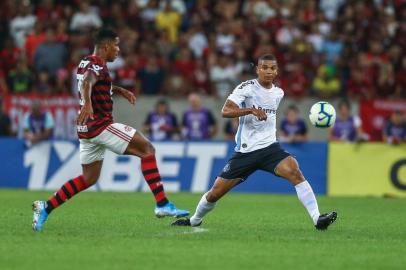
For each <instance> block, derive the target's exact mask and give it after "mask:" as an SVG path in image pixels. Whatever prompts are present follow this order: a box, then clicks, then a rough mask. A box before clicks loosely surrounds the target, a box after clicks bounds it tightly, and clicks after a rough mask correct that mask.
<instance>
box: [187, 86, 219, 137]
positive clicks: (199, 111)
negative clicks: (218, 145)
mask: <svg viewBox="0 0 406 270" xmlns="http://www.w3.org/2000/svg"><path fill="white" fill-rule="evenodd" d="M189 104H190V107H189V109H188V110H187V111H185V112H184V113H183V120H182V134H183V137H184V138H185V139H187V140H207V139H211V138H213V137H214V135H216V133H217V124H216V120H215V119H214V117H213V114H212V113H211V112H210V111H209V110H208V109H207V108H204V107H203V106H202V101H201V98H200V96H199V95H198V94H190V95H189Z"/></svg>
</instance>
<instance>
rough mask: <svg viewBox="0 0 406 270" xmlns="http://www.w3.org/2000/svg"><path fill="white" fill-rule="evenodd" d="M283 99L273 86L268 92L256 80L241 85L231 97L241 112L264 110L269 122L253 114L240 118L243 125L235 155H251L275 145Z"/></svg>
mask: <svg viewBox="0 0 406 270" xmlns="http://www.w3.org/2000/svg"><path fill="white" fill-rule="evenodd" d="M283 95H284V92H283V90H282V89H281V88H279V87H277V86H275V85H272V87H271V88H270V89H267V88H264V87H263V86H261V85H260V84H259V82H258V80H257V79H253V80H248V81H245V82H243V83H241V84H240V85H238V86H237V87H236V88H235V89H234V90H233V92H232V93H231V94H230V95H229V96H228V99H229V100H231V101H232V102H234V103H235V104H237V105H238V106H239V107H240V108H257V109H261V110H263V111H264V112H265V113H266V115H267V116H268V117H267V119H266V121H259V120H258V119H257V117H256V116H254V115H252V114H248V115H245V116H241V117H240V118H239V120H240V124H239V126H238V131H237V134H236V135H235V142H236V144H237V145H236V147H235V151H236V152H241V153H248V152H252V151H254V150H258V149H261V148H265V147H267V146H269V145H271V144H272V143H274V142H276V110H277V109H278V106H279V103H280V101H281V100H282V98H283Z"/></svg>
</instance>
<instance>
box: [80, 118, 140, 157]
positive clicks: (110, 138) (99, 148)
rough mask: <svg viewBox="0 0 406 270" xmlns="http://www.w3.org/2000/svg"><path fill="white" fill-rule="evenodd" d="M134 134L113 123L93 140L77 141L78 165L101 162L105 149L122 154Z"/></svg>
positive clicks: (130, 129) (127, 128) (121, 125)
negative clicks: (78, 144)
mask: <svg viewBox="0 0 406 270" xmlns="http://www.w3.org/2000/svg"><path fill="white" fill-rule="evenodd" d="M135 132H136V130H135V129H134V128H132V127H130V126H127V125H124V124H120V123H114V124H111V125H109V126H108V127H107V128H106V129H105V130H103V132H102V133H100V134H99V135H97V136H96V137H94V138H91V139H79V142H80V146H79V148H80V163H81V164H90V163H92V162H95V161H98V160H103V158H104V153H105V152H106V149H109V150H110V151H112V152H114V153H116V154H119V155H121V154H123V153H124V151H125V150H126V149H127V146H128V144H129V143H130V141H131V139H132V137H133V136H134V134H135Z"/></svg>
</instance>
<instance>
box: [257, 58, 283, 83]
mask: <svg viewBox="0 0 406 270" xmlns="http://www.w3.org/2000/svg"><path fill="white" fill-rule="evenodd" d="M257 75H258V78H259V79H260V81H262V82H264V83H272V82H273V80H274V79H275V78H276V76H277V75H278V63H277V62H276V61H275V60H262V61H260V62H259V63H258V66H257Z"/></svg>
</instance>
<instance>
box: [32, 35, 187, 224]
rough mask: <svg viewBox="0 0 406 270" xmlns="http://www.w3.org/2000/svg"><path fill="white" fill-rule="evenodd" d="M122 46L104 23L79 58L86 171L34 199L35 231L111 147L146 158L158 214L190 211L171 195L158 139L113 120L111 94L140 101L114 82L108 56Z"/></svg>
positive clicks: (87, 179) (88, 181) (95, 170)
mask: <svg viewBox="0 0 406 270" xmlns="http://www.w3.org/2000/svg"><path fill="white" fill-rule="evenodd" d="M119 51H120V49H119V38H118V36H117V34H116V33H114V32H113V31H111V30H108V29H103V30H101V31H100V32H99V33H98V34H97V37H96V44H95V49H94V53H93V55H89V56H87V57H85V58H84V59H83V60H82V61H81V62H80V63H79V66H78V71H77V80H78V88H79V91H80V101H79V103H80V113H79V116H78V119H77V132H78V137H79V141H80V161H81V164H82V169H83V174H82V175H79V176H77V177H75V178H73V179H71V180H69V181H67V182H66V183H65V184H64V185H63V186H62V187H61V188H60V189H59V190H57V191H56V192H55V194H54V195H52V196H51V197H50V198H49V200H48V201H35V202H34V203H33V210H34V217H33V222H32V226H33V229H34V230H35V231H40V230H41V229H42V226H43V224H44V222H45V221H46V220H47V217H48V215H49V214H50V213H51V212H52V211H53V210H55V209H56V208H57V207H59V206H60V205H61V204H63V203H64V202H66V201H67V200H69V199H70V198H71V197H73V196H74V195H76V194H77V193H79V192H81V191H83V190H85V189H87V188H89V187H90V186H92V185H94V184H95V183H96V182H97V180H98V178H99V175H100V171H101V168H102V163H103V158H104V153H105V151H106V149H109V150H110V151H113V152H114V153H117V154H124V155H134V156H138V157H140V158H141V169H142V173H143V175H144V178H145V180H146V181H147V183H148V185H149V187H150V189H151V191H152V193H153V194H154V197H155V200H156V207H155V215H156V216H157V217H164V216H175V217H182V216H187V215H188V214H189V211H186V210H181V209H178V208H176V206H175V205H174V204H173V203H171V202H170V201H169V200H168V199H167V197H166V194H165V192H164V187H163V183H162V180H161V176H160V174H159V171H158V168H157V163H156V159H155V149H154V147H153V145H152V144H151V143H150V142H149V141H148V140H147V139H146V138H145V137H144V136H143V134H141V133H140V132H139V131H137V130H135V129H134V128H132V127H130V126H127V125H124V124H120V123H114V122H113V116H112V111H113V99H112V97H111V96H112V94H113V93H116V94H119V95H122V96H123V97H124V98H126V99H127V100H128V101H129V102H130V103H131V104H135V99H136V98H135V96H134V94H133V93H132V92H130V91H128V90H126V89H123V88H121V87H118V86H115V85H113V84H112V79H111V77H110V74H109V70H108V68H107V66H106V62H112V61H114V59H116V58H117V56H118V53H119ZM134 169H135V168H134Z"/></svg>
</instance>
